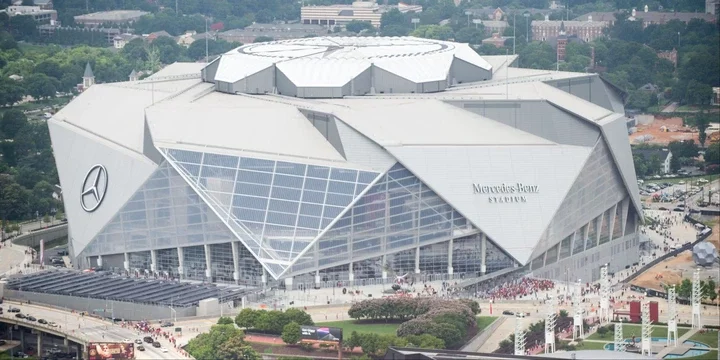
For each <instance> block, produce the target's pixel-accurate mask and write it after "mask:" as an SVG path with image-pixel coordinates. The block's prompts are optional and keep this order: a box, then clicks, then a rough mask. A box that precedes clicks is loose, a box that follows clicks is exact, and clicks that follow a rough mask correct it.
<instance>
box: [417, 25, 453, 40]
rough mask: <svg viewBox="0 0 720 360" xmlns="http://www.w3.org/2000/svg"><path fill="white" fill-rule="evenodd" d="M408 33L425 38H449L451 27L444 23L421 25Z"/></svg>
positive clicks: (451, 33) (450, 36)
mask: <svg viewBox="0 0 720 360" xmlns="http://www.w3.org/2000/svg"><path fill="white" fill-rule="evenodd" d="M410 35H411V36H417V37H423V38H427V39H435V40H449V39H450V38H452V37H453V29H452V28H451V27H449V26H446V25H421V26H418V28H417V29H415V30H414V31H413V32H412V33H410Z"/></svg>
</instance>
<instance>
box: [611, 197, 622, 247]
mask: <svg viewBox="0 0 720 360" xmlns="http://www.w3.org/2000/svg"><path fill="white" fill-rule="evenodd" d="M622 208H623V207H622V204H617V206H615V221H613V225H612V227H613V229H612V238H613V240H615V239H619V238H621V237H622V236H623V233H622V225H623V218H622Z"/></svg>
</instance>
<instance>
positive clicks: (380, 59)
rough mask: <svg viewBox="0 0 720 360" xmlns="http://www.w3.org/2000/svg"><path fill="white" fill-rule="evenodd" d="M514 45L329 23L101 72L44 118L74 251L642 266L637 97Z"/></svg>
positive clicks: (83, 254)
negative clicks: (159, 66) (362, 33)
mask: <svg viewBox="0 0 720 360" xmlns="http://www.w3.org/2000/svg"><path fill="white" fill-rule="evenodd" d="M515 60H516V57H514V56H487V57H481V56H480V55H478V54H477V53H475V52H474V51H473V50H472V49H471V48H470V47H469V46H468V45H467V44H457V43H452V42H443V41H437V40H429V39H418V38H412V37H400V38H396V37H392V38H389V37H388V38H378V37H348V38H342V37H332V38H324V37H319V38H307V39H298V40H289V41H284V42H282V41H281V42H270V43H259V44H251V45H245V46H243V47H240V48H238V49H235V50H234V51H231V52H228V53H226V54H224V55H222V56H220V57H219V58H218V59H216V60H215V61H213V62H212V63H210V64H195V63H176V64H173V65H170V66H168V67H166V68H164V69H163V70H161V71H159V72H157V73H155V74H153V75H152V76H150V77H148V78H146V79H144V80H142V81H137V82H133V83H116V84H99V85H98V84H96V85H93V86H92V87H90V88H88V89H87V90H86V91H85V92H84V93H83V94H81V95H80V96H79V97H78V98H77V99H75V100H74V101H73V102H71V103H70V104H69V105H68V106H66V107H65V108H63V109H62V110H61V111H60V112H58V113H57V114H55V116H54V117H53V118H52V119H51V120H49V121H48V126H49V128H50V134H51V138H52V142H53V149H54V152H55V159H56V162H57V166H58V172H59V176H60V181H61V185H62V188H63V198H64V199H65V209H66V214H67V218H68V220H69V233H70V239H71V241H70V247H71V253H72V255H73V257H74V259H75V261H74V262H73V263H74V264H76V266H78V267H81V268H85V267H90V266H98V265H100V266H103V267H105V268H107V269H110V270H117V271H127V272H128V273H132V272H134V271H138V272H140V273H144V272H145V271H146V270H147V271H150V272H156V273H157V272H162V273H163V274H170V275H171V276H179V277H181V278H184V279H193V280H205V281H213V282H222V283H231V284H250V285H260V284H262V283H267V284H276V283H278V282H279V283H280V284H284V286H287V287H297V286H335V285H336V284H337V282H338V281H343V282H348V283H353V282H355V283H375V282H381V281H382V282H392V281H393V280H394V275H403V274H405V273H411V274H415V276H417V277H419V278H424V279H448V278H452V277H460V276H462V277H464V278H466V279H467V278H472V277H476V276H479V275H485V274H502V273H506V272H508V271H513V270H516V269H518V270H519V269H520V268H523V269H524V270H526V271H532V272H533V273H534V274H535V275H536V276H539V277H544V278H561V277H562V276H563V275H564V274H565V272H566V271H570V272H571V273H572V274H573V275H574V276H577V277H580V278H582V279H587V280H588V281H593V280H596V279H597V278H598V277H599V274H600V266H601V265H603V264H605V263H610V269H611V271H617V270H620V269H622V268H624V267H625V266H626V265H629V264H632V263H633V262H635V261H637V256H638V255H637V250H638V241H639V240H638V236H637V225H638V221H641V219H642V217H641V211H642V210H641V207H640V203H639V199H638V189H637V182H636V177H635V172H634V167H633V161H632V156H631V153H630V147H629V144H628V141H627V128H626V119H625V116H624V115H623V112H624V109H623V100H622V98H623V96H624V94H622V93H620V92H618V91H617V90H616V89H615V88H614V87H612V86H609V85H608V84H606V83H605V82H604V81H603V80H602V79H600V78H599V77H598V76H597V75H596V74H580V73H566V72H548V71H545V70H530V69H519V68H514V67H509V66H510V64H512V63H513V62H514V61H515ZM118 98H122V99H123V101H122V102H120V103H118V102H117V99H118ZM313 99H322V101H316V100H313ZM79 149H82V151H80V150H79Z"/></svg>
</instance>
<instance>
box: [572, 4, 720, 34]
mask: <svg viewBox="0 0 720 360" xmlns="http://www.w3.org/2000/svg"><path fill="white" fill-rule="evenodd" d="M711 1H717V0H711ZM706 4H707V3H706ZM589 16H591V17H592V18H593V19H594V20H595V21H602V22H606V23H608V25H614V24H615V21H616V18H615V13H613V12H591V13H587V14H585V15H582V16H579V17H577V18H575V20H578V21H579V20H583V19H587V18H588V17H589ZM628 19H629V20H633V21H642V22H643V28H645V27H647V26H648V25H650V24H665V23H667V22H668V21H671V20H678V21H682V22H684V23H688V22H690V20H692V19H701V20H704V21H707V22H713V23H714V22H715V21H716V19H715V16H714V15H713V14H702V13H689V12H659V11H643V12H638V11H637V10H635V9H633V10H632V12H631V16H630V18H628Z"/></svg>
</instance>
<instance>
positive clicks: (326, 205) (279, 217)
mask: <svg viewBox="0 0 720 360" xmlns="http://www.w3.org/2000/svg"><path fill="white" fill-rule="evenodd" d="M163 151H164V152H165V154H166V156H167V157H168V159H170V161H171V163H172V164H173V165H174V166H175V167H176V168H177V169H179V171H181V172H182V173H183V174H184V175H185V176H186V177H187V179H188V180H189V181H190V183H191V186H193V187H194V188H195V189H196V190H197V191H198V192H199V193H201V194H202V195H203V198H204V199H206V201H209V205H210V206H211V207H212V208H213V209H214V210H215V211H216V212H217V213H218V214H221V216H223V217H224V219H223V220H224V221H226V222H228V223H231V222H232V223H235V225H236V226H237V227H238V228H240V229H241V230H242V231H241V232H240V234H243V235H245V236H243V235H240V236H241V239H242V240H243V241H244V242H245V245H246V246H247V247H248V249H249V250H250V251H251V252H253V253H254V254H256V256H257V257H258V259H259V260H260V261H261V262H263V263H268V264H271V263H272V264H274V267H275V268H276V269H281V270H282V271H284V269H285V268H286V267H287V265H288V264H289V263H290V262H292V261H293V260H294V259H295V258H296V257H297V256H298V255H299V254H300V253H301V252H302V251H303V250H305V248H306V247H307V246H308V245H310V243H311V242H312V241H313V240H314V239H315V237H316V236H317V235H318V234H319V233H320V231H321V230H322V229H324V228H326V227H327V226H328V225H329V224H330V223H331V222H332V221H333V220H334V219H335V218H336V217H338V216H339V215H340V213H341V212H342V211H343V210H344V209H345V207H347V206H348V205H349V204H350V203H351V202H352V200H353V199H354V198H355V196H356V195H358V194H360V193H361V192H362V191H363V190H364V189H365V188H366V187H367V186H368V184H370V183H371V182H372V181H373V180H374V179H375V178H376V177H377V176H378V175H379V174H378V173H374V172H368V171H359V170H353V169H343V168H334V167H333V168H331V167H325V166H314V165H305V164H301V163H290V162H283V161H273V160H264V159H256V158H249V157H242V158H240V157H237V156H228V155H220V154H213V153H201V152H194V151H186V150H177V149H163ZM276 271H277V270H276ZM282 271H281V272H282ZM274 275H275V276H278V275H280V273H275V274H274Z"/></svg>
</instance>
